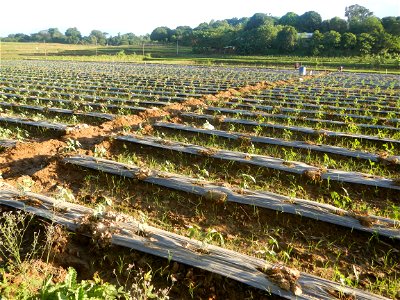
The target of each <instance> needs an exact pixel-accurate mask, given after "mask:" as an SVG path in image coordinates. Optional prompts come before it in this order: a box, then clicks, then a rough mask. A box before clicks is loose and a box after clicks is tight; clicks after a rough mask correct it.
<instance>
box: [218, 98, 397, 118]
mask: <svg viewBox="0 0 400 300" xmlns="http://www.w3.org/2000/svg"><path fill="white" fill-rule="evenodd" d="M230 100H231V101H230V102H223V104H224V105H227V106H230V107H241V108H244V109H250V110H255V109H259V110H263V111H274V110H280V111H283V112H293V113H297V112H299V113H306V114H319V113H323V114H326V115H328V116H330V115H336V116H343V115H342V114H337V113H335V114H331V113H330V112H326V111H324V109H327V110H333V111H345V112H346V111H350V112H359V113H362V114H366V113H375V114H380V115H388V114H394V115H399V114H400V112H397V111H388V110H375V109H361V108H355V107H343V106H333V105H319V104H307V103H306V101H301V102H300V101H297V102H288V101H285V102H282V101H274V102H272V101H266V102H267V103H275V104H277V105H265V104H260V102H259V101H257V102H256V103H255V104H243V103H242V102H245V101H244V100H243V99H240V100H239V98H236V101H234V100H233V99H230ZM263 102H264V101H263ZM347 104H348V105H354V103H347ZM284 106H294V107H295V108H290V107H284ZM303 107H308V108H312V109H303ZM357 116H362V115H360V114H357Z"/></svg>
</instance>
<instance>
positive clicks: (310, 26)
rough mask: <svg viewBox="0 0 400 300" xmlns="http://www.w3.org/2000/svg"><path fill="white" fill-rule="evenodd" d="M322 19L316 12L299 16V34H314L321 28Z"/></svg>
mask: <svg viewBox="0 0 400 300" xmlns="http://www.w3.org/2000/svg"><path fill="white" fill-rule="evenodd" d="M321 23H322V18H321V15H320V14H319V13H317V12H316V11H308V12H305V13H304V14H302V15H301V16H299V18H298V22H297V29H298V30H299V31H300V32H314V31H315V30H319V29H320V27H321Z"/></svg>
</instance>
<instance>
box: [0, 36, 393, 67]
mask: <svg viewBox="0 0 400 300" xmlns="http://www.w3.org/2000/svg"><path fill="white" fill-rule="evenodd" d="M178 50H179V51H178V54H177V53H176V52H177V51H176V46H175V45H173V44H167V45H165V44H150V43H149V44H145V46H144V48H143V45H128V46H95V45H67V44H55V43H12V42H6V43H4V42H3V43H1V51H0V54H1V59H47V60H68V61H70V60H72V61H75V60H76V61H111V62H114V61H125V62H135V61H148V62H153V63H174V64H200V65H212V64H218V65H232V64H236V65H248V66H256V67H272V68H289V69H291V68H293V65H294V63H296V62H301V63H302V64H303V65H304V66H307V67H309V68H312V69H314V70H336V69H337V68H338V67H339V66H344V68H345V71H351V72H360V71H363V72H379V73H386V72H389V73H395V74H399V73H400V66H399V62H398V60H396V59H385V60H384V61H383V62H380V61H379V60H378V59H377V58H375V57H372V56H368V57H360V56H356V57H307V56H305V57H303V56H288V55H282V56H280V55H270V56H237V55H215V54H213V55H201V54H193V53H192V49H191V47H183V46H179V49H178Z"/></svg>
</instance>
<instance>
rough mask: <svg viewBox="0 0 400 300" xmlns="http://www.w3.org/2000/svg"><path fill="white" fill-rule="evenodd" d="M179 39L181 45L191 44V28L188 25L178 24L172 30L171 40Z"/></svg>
mask: <svg viewBox="0 0 400 300" xmlns="http://www.w3.org/2000/svg"><path fill="white" fill-rule="evenodd" d="M177 39H178V40H179V44H180V45H182V46H191V45H192V40H193V29H192V28H191V27H190V26H179V27H176V29H175V30H173V34H172V40H174V41H176V40H177Z"/></svg>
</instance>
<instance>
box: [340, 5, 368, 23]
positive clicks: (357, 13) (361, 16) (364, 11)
mask: <svg viewBox="0 0 400 300" xmlns="http://www.w3.org/2000/svg"><path fill="white" fill-rule="evenodd" d="M344 15H345V16H346V17H347V22H349V24H350V23H352V22H363V21H364V20H365V19H366V18H367V17H370V16H372V15H373V12H372V11H370V10H369V9H368V8H365V7H364V6H361V5H358V4H354V5H350V6H348V7H346V9H345V13H344Z"/></svg>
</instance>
